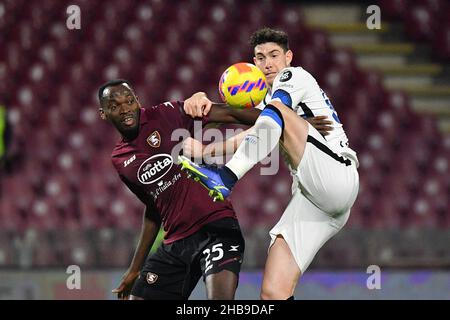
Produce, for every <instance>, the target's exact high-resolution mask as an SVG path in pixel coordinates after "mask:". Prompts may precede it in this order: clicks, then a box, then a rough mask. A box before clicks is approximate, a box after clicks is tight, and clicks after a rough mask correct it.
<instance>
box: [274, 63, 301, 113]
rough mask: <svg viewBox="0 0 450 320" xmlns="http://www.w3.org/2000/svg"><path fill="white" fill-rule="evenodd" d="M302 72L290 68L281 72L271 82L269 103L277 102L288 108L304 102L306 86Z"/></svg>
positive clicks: (299, 69)
mask: <svg viewBox="0 0 450 320" xmlns="http://www.w3.org/2000/svg"><path fill="white" fill-rule="evenodd" d="M302 70H303V69H301V68H294V67H290V68H285V69H284V70H283V71H281V72H280V73H279V74H278V75H277V76H276V78H275V80H274V82H273V86H272V92H273V93H272V99H271V101H279V102H281V103H283V104H285V105H286V106H288V107H290V108H293V107H294V106H296V105H297V104H299V103H300V102H302V101H304V99H305V96H306V89H307V85H308V84H307V79H306V78H305V76H304V74H303V72H302Z"/></svg>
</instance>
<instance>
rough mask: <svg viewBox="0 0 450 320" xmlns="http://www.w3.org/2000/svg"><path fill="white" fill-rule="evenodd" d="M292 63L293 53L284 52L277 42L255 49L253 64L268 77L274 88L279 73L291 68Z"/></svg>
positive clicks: (270, 84) (289, 51)
mask: <svg viewBox="0 0 450 320" xmlns="http://www.w3.org/2000/svg"><path fill="white" fill-rule="evenodd" d="M291 61H292V51H291V50H288V51H286V52H285V51H284V50H283V48H282V47H280V46H279V45H278V44H276V43H275V42H266V43H263V44H259V45H257V46H256V47H255V56H254V57H253V62H254V63H255V65H256V66H257V67H258V68H259V69H260V70H261V71H262V72H263V73H264V75H265V76H266V80H267V83H268V84H269V86H272V84H273V80H274V79H275V77H276V76H277V74H278V72H280V71H281V70H283V69H284V68H286V67H289V66H290V64H291Z"/></svg>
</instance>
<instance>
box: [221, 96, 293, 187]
mask: <svg viewBox="0 0 450 320" xmlns="http://www.w3.org/2000/svg"><path fill="white" fill-rule="evenodd" d="M283 130H284V120H283V116H282V114H281V111H280V110H278V109H277V108H276V107H274V106H273V105H270V104H269V105H267V106H266V107H265V109H264V110H263V111H262V112H261V114H260V115H259V117H258V119H257V120H256V122H255V125H254V126H253V128H252V130H251V131H250V133H249V134H248V135H247V136H246V137H245V139H244V141H242V143H241V144H240V145H239V147H238V149H237V150H236V152H235V154H234V155H233V157H232V158H231V160H230V161H229V162H228V163H227V164H226V165H225V167H226V168H228V169H229V170H230V171H231V172H232V173H234V175H235V176H236V178H237V179H240V178H242V177H243V176H244V175H245V174H246V173H247V172H248V171H249V170H250V169H251V168H253V167H254V166H255V165H256V164H257V163H258V162H260V161H261V160H263V159H264V158H265V157H267V155H268V154H269V153H270V152H272V150H273V149H275V147H276V146H277V144H278V142H279V141H280V138H281V135H282V134H283ZM221 176H225V177H222V179H223V180H224V183H225V185H226V186H227V187H228V188H232V187H233V184H234V183H233V182H231V183H228V185H227V181H226V174H221ZM237 179H236V180H237Z"/></svg>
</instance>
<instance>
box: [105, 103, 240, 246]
mask: <svg viewBox="0 0 450 320" xmlns="http://www.w3.org/2000/svg"><path fill="white" fill-rule="evenodd" d="M204 121H205V120H204ZM176 129H185V130H184V132H185V133H186V135H193V130H194V120H193V119H192V118H191V117H190V116H187V115H186V114H185V113H184V111H183V103H182V102H178V101H177V102H166V103H162V104H159V105H157V106H153V107H150V108H141V109H140V123H139V135H138V137H137V138H136V139H134V140H132V141H127V140H125V139H122V140H121V141H120V142H119V143H118V144H117V145H116V147H115V148H114V150H113V152H112V162H113V164H114V167H115V168H116V170H117V172H118V173H119V176H120V178H121V179H122V181H123V182H124V183H125V184H126V185H127V186H128V188H129V189H130V190H131V191H132V192H133V193H134V194H136V196H137V197H138V198H139V199H140V200H141V201H142V202H143V203H144V204H146V205H147V206H150V207H151V208H153V210H154V211H156V212H157V213H158V214H159V215H160V217H161V220H162V224H163V227H164V230H165V232H166V236H165V239H164V242H165V243H171V242H173V241H176V240H179V239H181V238H185V237H187V236H189V235H191V234H193V233H194V232H196V231H197V230H199V229H200V228H201V227H202V226H203V225H205V224H207V223H209V222H212V221H214V220H217V219H221V218H224V217H234V218H236V214H235V212H234V210H233V208H232V206H231V203H230V202H229V201H224V202H213V201H212V199H211V198H210V197H209V196H208V192H207V190H206V189H205V188H203V187H202V186H201V185H200V184H199V183H196V182H194V181H193V180H191V179H188V178H187V176H186V173H185V172H183V171H181V170H180V168H181V166H179V165H177V164H175V163H174V161H176V157H177V156H178V152H174V150H180V148H181V144H180V141H181V140H182V139H174V138H172V133H173V131H174V130H176ZM186 135H185V136H186ZM179 136H181V134H180V135H177V136H176V137H175V138H178V137H179ZM173 140H175V141H173Z"/></svg>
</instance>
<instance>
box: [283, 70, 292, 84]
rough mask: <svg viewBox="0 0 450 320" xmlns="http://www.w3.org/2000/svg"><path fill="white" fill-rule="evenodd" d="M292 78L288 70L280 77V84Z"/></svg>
mask: <svg viewBox="0 0 450 320" xmlns="http://www.w3.org/2000/svg"><path fill="white" fill-rule="evenodd" d="M291 78H292V72H291V71H289V70H286V71H283V73H282V74H281V76H280V82H286V81H289V80H291Z"/></svg>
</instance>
